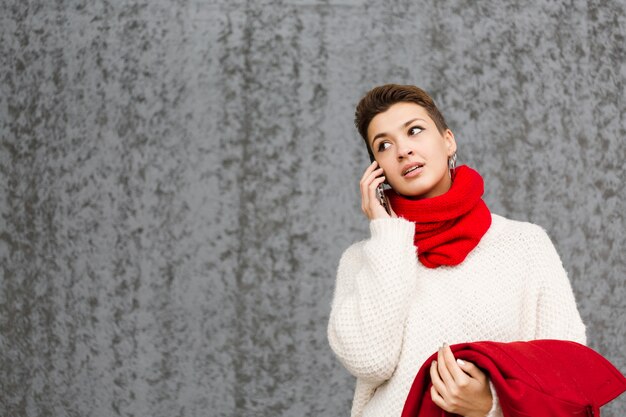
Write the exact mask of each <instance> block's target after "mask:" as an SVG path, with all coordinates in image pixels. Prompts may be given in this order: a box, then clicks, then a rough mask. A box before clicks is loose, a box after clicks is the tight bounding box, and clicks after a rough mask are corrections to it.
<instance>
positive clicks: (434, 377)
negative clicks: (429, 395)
mask: <svg viewBox="0 0 626 417" xmlns="http://www.w3.org/2000/svg"><path fill="white" fill-rule="evenodd" d="M430 382H432V384H433V388H434V389H435V390H436V391H437V393H438V394H439V396H440V397H441V398H442V399H443V398H447V397H448V388H447V387H446V384H445V383H444V382H443V381H442V380H441V376H440V375H439V371H438V370H437V361H433V362H432V363H431V364H430Z"/></svg>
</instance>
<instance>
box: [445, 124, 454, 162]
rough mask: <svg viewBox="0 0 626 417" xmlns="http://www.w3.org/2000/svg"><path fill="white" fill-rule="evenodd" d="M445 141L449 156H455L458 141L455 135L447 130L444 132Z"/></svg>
mask: <svg viewBox="0 0 626 417" xmlns="http://www.w3.org/2000/svg"><path fill="white" fill-rule="evenodd" d="M443 140H444V142H445V144H446V148H447V149H448V156H452V155H454V153H455V152H456V140H455V139H454V133H452V131H451V130H450V129H446V130H445V132H443Z"/></svg>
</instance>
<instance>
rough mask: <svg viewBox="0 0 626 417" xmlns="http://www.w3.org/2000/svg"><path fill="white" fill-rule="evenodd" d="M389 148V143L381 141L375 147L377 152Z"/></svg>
mask: <svg viewBox="0 0 626 417" xmlns="http://www.w3.org/2000/svg"><path fill="white" fill-rule="evenodd" d="M390 146H391V143H389V142H382V141H381V142H380V143H379V144H378V146H377V149H378V152H382V151H384V150H385V149H388V148H389V147H390Z"/></svg>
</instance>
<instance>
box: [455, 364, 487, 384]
mask: <svg viewBox="0 0 626 417" xmlns="http://www.w3.org/2000/svg"><path fill="white" fill-rule="evenodd" d="M456 363H457V364H458V365H459V367H460V368H461V370H462V371H463V372H465V373H466V374H467V375H469V376H470V377H472V378H474V379H477V380H479V381H482V380H483V379H485V380H486V379H487V375H486V374H485V373H484V372H483V371H482V370H481V369H480V368H479V367H478V366H476V365H474V364H473V363H472V362H467V361H464V360H463V359H457V360H456Z"/></svg>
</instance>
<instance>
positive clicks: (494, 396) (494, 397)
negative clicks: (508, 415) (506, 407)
mask: <svg viewBox="0 0 626 417" xmlns="http://www.w3.org/2000/svg"><path fill="white" fill-rule="evenodd" d="M489 390H491V401H492V403H491V410H489V412H488V413H487V415H486V416H485V417H501V416H502V410H501V409H500V402H499V401H498V393H497V392H496V389H495V387H494V386H493V384H492V383H491V380H489Z"/></svg>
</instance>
